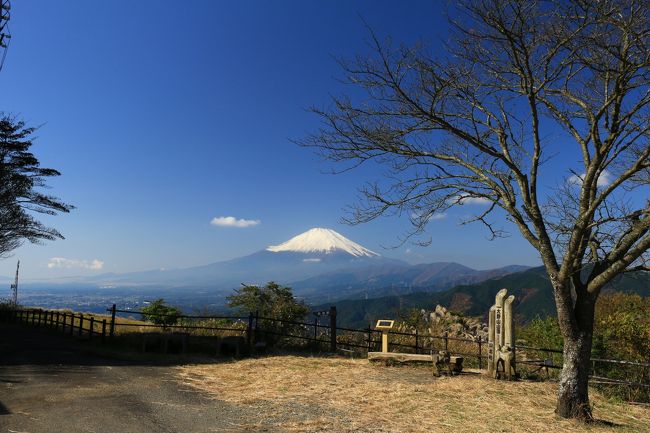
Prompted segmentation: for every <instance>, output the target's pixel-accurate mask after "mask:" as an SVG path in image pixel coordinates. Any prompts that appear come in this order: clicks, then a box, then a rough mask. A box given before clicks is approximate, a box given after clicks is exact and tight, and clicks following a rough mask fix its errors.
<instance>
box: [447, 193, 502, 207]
mask: <svg viewBox="0 0 650 433" xmlns="http://www.w3.org/2000/svg"><path fill="white" fill-rule="evenodd" d="M449 201H450V202H451V203H458V204H460V205H466V204H468V205H481V206H486V205H489V204H490V203H492V201H491V200H489V199H487V198H485V197H471V196H468V195H457V196H456V197H454V198H452V199H451V200H449Z"/></svg>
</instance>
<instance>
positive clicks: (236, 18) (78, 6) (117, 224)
mask: <svg viewBox="0 0 650 433" xmlns="http://www.w3.org/2000/svg"><path fill="white" fill-rule="evenodd" d="M440 3H442V2H425V1H414V2H409V3H408V7H405V6H404V4H401V3H399V4H398V3H395V2H384V1H337V2H325V1H308V2H307V1H282V2H264V1H256V2H252V1H207V0H206V1H198V0H197V1H187V2H178V1H176V2H171V1H160V0H155V1H154V0H150V1H135V2H134V1H111V2H99V1H80V0H79V1H73V0H69V1H65V2H51V1H45V0H41V1H36V0H27V1H20V2H13V5H12V6H13V10H12V20H11V24H10V26H11V31H12V34H13V39H12V42H11V46H10V49H9V52H8V54H7V59H6V62H5V66H4V69H3V70H2V72H0V89H1V92H2V93H1V94H2V98H1V100H0V110H2V111H4V112H10V113H14V114H17V115H18V116H20V117H21V118H23V119H24V120H25V121H27V122H28V124H30V125H34V126H38V125H40V129H39V130H38V133H37V136H38V139H37V141H36V144H35V145H34V147H33V151H34V153H35V154H36V155H37V156H38V157H39V159H40V160H41V161H42V164H43V165H44V166H47V167H52V168H56V169H58V170H60V171H61V172H62V176H60V177H59V178H56V179H53V180H51V181H50V185H51V186H52V190H51V192H52V193H53V194H54V195H57V196H59V197H61V198H62V199H63V200H64V201H66V202H68V203H71V204H73V205H75V206H76V207H77V209H76V210H74V211H73V212H72V213H70V214H69V215H61V216H56V217H52V218H44V220H45V222H46V223H48V224H51V225H53V226H55V227H56V228H58V229H59V230H60V231H61V232H62V233H63V234H64V235H65V237H66V239H65V240H60V241H56V242H50V243H47V244H46V245H43V246H34V245H28V244H26V245H24V246H23V247H21V248H19V249H18V250H16V251H15V252H14V255H13V257H11V258H9V259H4V260H0V275H11V274H12V273H13V270H14V269H15V262H16V260H17V259H20V260H21V266H22V269H23V271H24V272H23V275H24V277H25V278H49V277H58V276H64V275H77V274H89V273H99V272H128V271H135V270H144V269H155V268H174V267H188V266H194V265H201V264H206V263H210V262H214V261H219V260H224V259H228V258H233V257H237V256H241V255H245V254H248V253H252V252H255V251H257V250H260V249H262V248H264V247H265V246H267V245H270V244H278V243H280V242H283V241H285V240H286V239H288V238H290V237H291V236H294V235H296V234H299V233H301V232H303V231H305V230H307V229H309V228H311V227H328V228H332V229H334V230H337V231H339V232H340V233H342V234H343V235H345V236H347V237H349V238H350V239H352V240H353V241H355V242H358V243H361V244H362V245H364V246H366V247H367V248H370V249H372V250H375V251H377V252H379V253H381V254H383V255H387V256H392V257H396V258H401V259H405V260H409V261H412V262H422V261H442V260H449V261H452V260H453V261H458V262H461V263H464V264H467V265H469V266H473V267H476V268H489V267H495V266H501V265H506V264H513V263H517V264H529V265H533V264H537V263H539V260H538V256H537V254H536V252H535V251H534V250H533V249H532V248H531V247H529V246H528V244H526V243H525V242H524V241H523V240H521V238H520V237H519V236H518V235H517V234H516V233H513V236H512V237H511V238H508V239H503V240H497V241H492V242H490V241H488V240H487V238H488V234H487V233H486V232H485V231H484V230H483V229H482V228H481V227H480V226H478V225H476V226H470V227H467V226H462V227H461V226H460V225H459V220H460V219H461V218H462V217H463V216H466V215H467V214H468V213H469V212H471V211H472V209H471V206H470V205H467V206H464V207H463V208H460V209H458V210H454V211H451V212H449V213H448V215H447V216H446V218H444V219H440V220H436V221H433V222H432V223H431V225H430V228H429V231H428V235H429V236H431V237H432V238H433V243H432V245H431V246H429V247H426V248H422V247H418V246H415V245H412V244H406V245H404V246H402V247H400V248H397V249H384V248H383V246H391V245H396V244H397V243H398V237H399V236H400V235H401V234H403V233H404V232H405V231H406V230H407V229H408V226H407V222H406V220H403V219H399V218H381V219H379V220H377V221H374V222H371V223H368V224H365V225H360V226H354V227H350V226H346V225H342V224H341V223H340V218H341V216H342V215H343V211H342V208H343V207H344V206H345V205H347V204H350V203H353V202H354V201H355V196H356V193H355V188H356V187H358V186H361V185H362V183H363V182H364V181H366V180H372V179H374V178H376V177H377V176H378V175H379V174H380V172H379V171H378V170H377V169H376V168H374V167H368V168H364V169H360V170H357V171H353V172H350V173H346V174H342V175H330V174H325V172H326V171H328V170H329V169H330V168H331V167H330V166H328V165H327V163H325V162H323V161H322V160H320V159H319V157H318V156H316V155H315V154H314V153H313V152H312V151H310V150H308V149H304V148H300V147H298V146H296V145H295V144H294V143H292V142H291V139H297V138H301V137H304V136H305V135H306V134H308V133H309V132H310V131H313V130H314V129H315V128H316V127H317V126H318V119H317V118H315V116H314V115H313V114H310V113H308V112H307V111H306V108H308V107H309V106H312V105H316V106H326V105H327V104H328V102H329V97H330V95H332V94H339V93H341V92H344V91H345V89H344V88H343V86H342V85H341V84H340V83H339V82H338V81H337V80H336V78H338V77H341V71H340V69H339V66H338V65H337V63H336V60H335V57H336V56H340V57H351V56H354V55H355V54H364V53H368V52H369V49H368V46H367V44H366V40H367V37H368V33H367V30H366V29H365V27H364V24H363V20H366V21H367V22H368V23H369V24H370V25H371V26H372V27H373V28H374V29H376V31H377V32H378V33H379V34H380V35H381V36H391V37H392V38H393V40H395V41H403V42H406V43H411V42H414V41H417V40H419V39H423V40H425V41H428V42H429V43H431V45H432V46H434V47H436V46H440V44H441V42H442V41H443V40H444V39H445V37H446V36H445V35H446V24H445V22H446V21H445V17H444V11H443V9H442V8H441V7H440V6H439V4H440ZM361 17H363V20H362V18H361ZM228 216H232V217H235V218H236V219H246V220H253V221H259V224H256V225H250V226H248V227H223V226H218V225H213V224H211V221H212V220H213V219H214V218H219V217H228ZM53 258H58V260H54V261H52V259H53ZM48 264H49V265H50V266H49V267H48Z"/></svg>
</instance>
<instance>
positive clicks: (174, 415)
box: [0, 324, 276, 433]
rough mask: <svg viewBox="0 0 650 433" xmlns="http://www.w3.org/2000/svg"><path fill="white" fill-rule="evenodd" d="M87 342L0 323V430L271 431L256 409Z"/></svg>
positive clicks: (15, 432) (33, 432) (40, 432)
mask: <svg viewBox="0 0 650 433" xmlns="http://www.w3.org/2000/svg"><path fill="white" fill-rule="evenodd" d="M87 346H88V343H87V342H83V341H75V340H74V339H72V338H70V337H63V336H61V335H58V334H54V333H52V332H49V331H47V330H36V329H30V328H26V327H22V326H17V325H7V324H0V433H5V432H7V433H63V432H71V433H76V432H83V433H86V432H88V433H90V432H93V433H104V432H106V433H145V432H147V433H150V432H162V433H167V432H169V433H174V432H179V433H180V432H183V433H203V432H243V431H251V432H252V431H267V432H274V431H276V430H275V429H274V428H273V425H272V424H271V425H270V424H269V423H268V421H267V420H268V419H269V418H272V417H273V416H274V415H275V414H265V413H264V412H263V411H260V408H259V407H257V408H252V407H246V406H236V405H232V404H228V403H225V402H222V401H219V400H215V399H210V398H208V397H207V396H206V395H204V394H202V393H201V392H199V391H197V390H195V389H192V388H189V387H186V386H184V385H182V384H181V383H179V382H178V381H177V379H176V378H175V376H173V373H172V369H170V368H169V366H162V365H153V364H152V363H149V364H147V363H146V362H132V361H124V360H115V359H106V358H103V357H99V356H96V355H93V354H90V353H89V352H88V350H87Z"/></svg>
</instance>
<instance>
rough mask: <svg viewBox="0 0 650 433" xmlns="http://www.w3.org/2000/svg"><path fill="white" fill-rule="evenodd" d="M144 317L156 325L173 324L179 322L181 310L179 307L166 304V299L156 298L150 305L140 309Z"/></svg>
mask: <svg viewBox="0 0 650 433" xmlns="http://www.w3.org/2000/svg"><path fill="white" fill-rule="evenodd" d="M140 312H141V313H143V314H142V318H143V319H144V320H147V321H149V322H153V323H155V324H156V325H163V326H171V325H175V324H176V323H177V322H178V319H179V316H180V315H181V310H179V309H178V308H177V307H174V306H171V305H166V304H165V300H164V299H162V298H161V299H156V300H155V301H153V302H152V303H150V304H149V305H148V306H146V307H143V308H142V309H140Z"/></svg>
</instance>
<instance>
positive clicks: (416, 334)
mask: <svg viewBox="0 0 650 433" xmlns="http://www.w3.org/2000/svg"><path fill="white" fill-rule="evenodd" d="M419 336H420V335H419V334H418V329H417V328H415V353H416V354H418V353H420V348H419V346H418V343H419V338H418V337H419Z"/></svg>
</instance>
